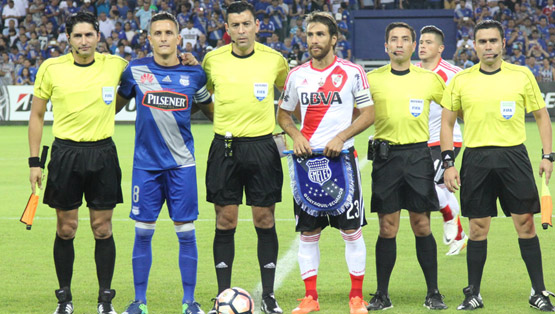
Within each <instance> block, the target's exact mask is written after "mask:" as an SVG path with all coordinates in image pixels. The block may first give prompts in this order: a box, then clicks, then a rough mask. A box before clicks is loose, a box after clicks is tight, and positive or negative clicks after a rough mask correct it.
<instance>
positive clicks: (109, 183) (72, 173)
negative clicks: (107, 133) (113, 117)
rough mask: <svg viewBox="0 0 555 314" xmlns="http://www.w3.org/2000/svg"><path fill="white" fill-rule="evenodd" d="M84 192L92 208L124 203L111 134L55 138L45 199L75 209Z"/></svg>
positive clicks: (50, 202) (51, 204) (48, 203)
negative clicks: (76, 139) (91, 139)
mask: <svg viewBox="0 0 555 314" xmlns="http://www.w3.org/2000/svg"><path fill="white" fill-rule="evenodd" d="M83 194H85V200H86V201H87V207H89V208H90V209H96V210H103V209H113V208H114V207H116V204H118V203H123V196H122V193H121V169H120V167H119V160H118V154H117V151H116V145H115V144H114V142H113V141H112V138H107V139H103V140H100V141H97V142H74V141H70V140H62V139H59V138H56V139H55V140H54V143H53V144H52V153H51V154H50V162H49V163H48V179H47V182H46V189H45V192H44V203H45V204H47V205H49V206H50V207H52V208H56V209H61V210H71V209H76V208H79V207H80V206H81V205H82V204H83Z"/></svg>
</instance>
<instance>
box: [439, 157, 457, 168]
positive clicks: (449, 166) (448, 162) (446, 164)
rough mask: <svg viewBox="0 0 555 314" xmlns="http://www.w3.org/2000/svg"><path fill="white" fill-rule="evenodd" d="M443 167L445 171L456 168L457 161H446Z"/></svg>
mask: <svg viewBox="0 0 555 314" xmlns="http://www.w3.org/2000/svg"><path fill="white" fill-rule="evenodd" d="M442 167H443V169H447V168H451V167H455V161H454V160H452V159H449V160H444V161H443V165H442Z"/></svg>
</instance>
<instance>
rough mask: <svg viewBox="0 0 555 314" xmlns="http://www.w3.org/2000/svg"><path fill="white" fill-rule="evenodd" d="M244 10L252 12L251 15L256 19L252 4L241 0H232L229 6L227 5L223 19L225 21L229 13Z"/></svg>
mask: <svg viewBox="0 0 555 314" xmlns="http://www.w3.org/2000/svg"><path fill="white" fill-rule="evenodd" d="M245 11H249V12H250V13H251V14H252V17H253V18H254V19H256V14H255V13H254V7H253V6H252V4H250V3H248V2H243V1H234V2H232V3H231V4H230V5H229V7H227V14H226V15H225V21H226V22H227V19H228V17H229V15H230V14H231V13H236V14H240V13H242V12H245Z"/></svg>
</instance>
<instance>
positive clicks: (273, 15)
mask: <svg viewBox="0 0 555 314" xmlns="http://www.w3.org/2000/svg"><path fill="white" fill-rule="evenodd" d="M266 14H268V15H269V16H270V21H271V22H272V23H274V27H275V28H276V30H275V31H274V32H278V34H280V36H279V37H280V39H281V38H283V33H284V32H283V18H284V17H286V16H287V15H286V14H285V12H284V11H283V8H282V7H280V6H279V1H278V0H272V4H271V5H269V6H268V7H266ZM270 36H271V34H270Z"/></svg>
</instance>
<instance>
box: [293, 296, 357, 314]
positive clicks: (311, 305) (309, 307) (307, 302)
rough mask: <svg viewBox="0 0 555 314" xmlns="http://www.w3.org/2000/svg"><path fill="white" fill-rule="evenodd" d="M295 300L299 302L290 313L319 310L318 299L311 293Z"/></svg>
mask: <svg viewBox="0 0 555 314" xmlns="http://www.w3.org/2000/svg"><path fill="white" fill-rule="evenodd" d="M297 301H301V304H299V306H297V307H296V308H295V309H294V310H293V311H291V314H306V313H310V312H316V311H320V304H319V303H318V300H314V299H313V298H312V296H311V295H309V296H307V297H304V298H302V299H298V300H297ZM361 313H362V312H361Z"/></svg>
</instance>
